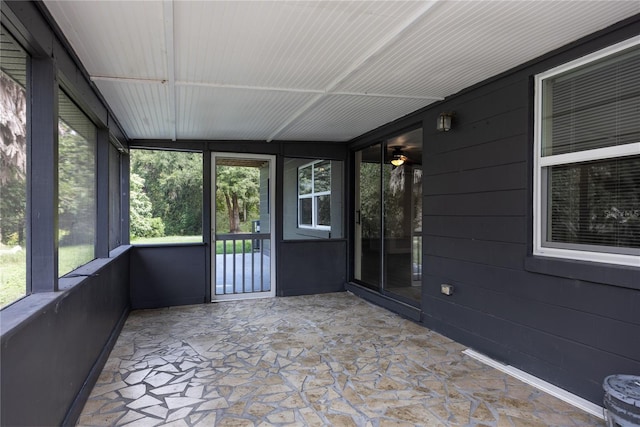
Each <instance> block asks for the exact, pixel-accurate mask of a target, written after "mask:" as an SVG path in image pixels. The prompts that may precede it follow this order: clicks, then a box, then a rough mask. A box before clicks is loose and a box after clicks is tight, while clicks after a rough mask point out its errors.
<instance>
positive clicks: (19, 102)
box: [0, 72, 27, 246]
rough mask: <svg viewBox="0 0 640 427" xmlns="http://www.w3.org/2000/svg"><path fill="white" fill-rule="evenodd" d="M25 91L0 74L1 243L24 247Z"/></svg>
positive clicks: (25, 184) (25, 185) (13, 81)
mask: <svg viewBox="0 0 640 427" xmlns="http://www.w3.org/2000/svg"><path fill="white" fill-rule="evenodd" d="M26 134H27V130H26V91H25V89H24V88H23V87H22V86H21V85H20V84H19V83H17V82H16V81H15V80H13V79H12V78H11V77H9V76H8V75H6V74H5V73H4V72H0V243H4V244H9V245H11V246H14V245H16V244H19V245H24V244H25V224H26V221H25V211H26V188H27V181H26V179H27V178H26V170H27V139H26Z"/></svg>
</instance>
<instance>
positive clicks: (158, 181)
mask: <svg viewBox="0 0 640 427" xmlns="http://www.w3.org/2000/svg"><path fill="white" fill-rule="evenodd" d="M131 175H132V177H133V175H137V176H138V177H140V178H141V179H142V181H141V183H140V182H138V183H137V184H134V183H133V180H132V183H131V193H130V194H131V196H130V197H131V199H132V200H133V199H134V198H135V199H137V200H136V202H137V203H138V206H137V207H136V208H134V206H133V202H132V205H131V224H132V225H131V235H132V237H153V236H163V235H165V234H166V235H169V236H191V235H198V234H199V235H202V154H199V153H183V152H175V151H157V150H155V151H152V150H132V151H131ZM140 194H144V197H140V196H139V195H140ZM145 198H146V199H145ZM147 201H148V202H149V204H147V203H146V202H147ZM134 209H137V211H136V212H135V213H134ZM134 215H136V219H135V221H136V222H137V224H141V225H143V226H144V227H142V228H143V229H142V230H140V229H137V230H135V231H134V226H133V223H134ZM141 217H146V218H149V219H151V218H157V219H159V220H154V221H149V223H148V224H144V221H142V222H141V221H140V220H141ZM162 226H164V229H162ZM149 233H150V234H149Z"/></svg>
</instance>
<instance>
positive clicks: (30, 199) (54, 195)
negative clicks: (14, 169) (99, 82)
mask: <svg viewBox="0 0 640 427" xmlns="http://www.w3.org/2000/svg"><path fill="white" fill-rule="evenodd" d="M30 88H31V95H30V96H29V101H28V104H27V105H28V108H29V111H28V115H29V116H30V121H29V123H28V130H27V132H28V133H29V134H28V136H27V138H28V139H27V141H28V143H27V147H28V148H27V150H28V155H27V159H28V160H27V161H28V171H27V173H28V189H27V209H28V218H29V219H28V226H27V239H28V245H27V247H28V254H27V270H28V282H27V288H30V289H27V291H29V290H30V291H31V292H33V293H36V292H52V291H57V290H58V90H59V89H58V78H57V74H56V64H55V61H54V59H53V58H32V59H31V86H30Z"/></svg>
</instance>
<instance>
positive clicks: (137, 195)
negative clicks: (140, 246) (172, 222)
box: [129, 173, 165, 240]
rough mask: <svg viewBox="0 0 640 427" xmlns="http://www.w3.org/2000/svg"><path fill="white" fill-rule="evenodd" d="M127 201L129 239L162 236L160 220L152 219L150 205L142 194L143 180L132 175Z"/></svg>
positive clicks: (143, 193) (146, 197)
mask: <svg viewBox="0 0 640 427" xmlns="http://www.w3.org/2000/svg"><path fill="white" fill-rule="evenodd" d="M130 181H131V186H130V187H131V191H130V193H129V194H130V199H129V209H130V214H129V218H130V224H129V227H130V230H131V239H132V240H133V239H136V238H139V237H161V236H164V228H165V227H164V223H163V222H162V218H158V217H152V210H153V209H152V205H151V200H150V199H149V196H147V194H146V193H145V192H144V178H142V177H141V176H140V175H138V174H135V173H132V174H131V177H130Z"/></svg>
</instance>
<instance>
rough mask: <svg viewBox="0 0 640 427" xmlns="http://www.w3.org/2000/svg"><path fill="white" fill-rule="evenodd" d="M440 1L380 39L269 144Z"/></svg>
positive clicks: (282, 126)
mask: <svg viewBox="0 0 640 427" xmlns="http://www.w3.org/2000/svg"><path fill="white" fill-rule="evenodd" d="M438 1H439V0H434V1H429V2H425V3H423V4H422V6H421V7H420V8H419V9H418V10H417V11H416V13H414V14H413V15H412V16H410V17H409V18H408V19H407V20H406V21H404V22H403V23H402V25H400V26H399V27H398V28H396V29H395V30H394V31H390V32H389V33H388V34H387V35H386V36H385V37H383V38H382V39H380V40H379V41H378V43H376V44H374V45H373V46H372V47H371V49H369V50H368V51H366V52H365V53H364V54H363V55H362V56H360V57H359V58H357V59H356V60H355V61H353V62H352V63H351V65H349V66H348V67H347V68H345V69H344V70H343V71H342V72H341V73H339V74H338V75H337V76H336V78H334V79H333V80H332V81H331V82H330V83H329V84H328V85H327V87H326V88H325V90H324V94H320V95H317V96H314V97H313V99H311V100H309V101H308V102H307V103H305V104H304V105H303V106H302V107H301V108H299V109H298V111H296V112H294V113H293V114H292V115H291V116H290V117H289V118H288V119H287V120H286V121H285V122H284V123H282V124H281V125H280V126H279V127H278V128H277V129H276V130H275V132H273V133H272V134H271V135H270V136H269V138H267V142H271V141H273V140H274V139H275V138H277V137H278V136H279V135H280V134H282V133H283V132H284V131H285V130H287V129H288V128H289V127H290V126H291V125H292V124H293V123H295V122H296V121H297V120H298V119H299V118H300V117H302V116H303V115H304V114H305V113H307V112H308V111H310V110H311V109H312V108H313V107H315V106H316V105H318V103H320V101H321V100H322V99H324V98H325V97H326V96H327V95H328V94H331V93H332V92H333V91H334V90H335V89H336V88H337V87H338V85H340V84H341V83H342V82H344V81H345V80H346V79H347V78H349V77H350V76H352V75H353V74H354V73H355V72H356V71H358V70H360V69H361V68H362V67H363V66H364V65H365V64H366V63H367V62H368V61H370V60H371V59H373V58H374V57H375V56H376V55H379V54H380V53H382V52H384V51H385V50H387V49H389V48H390V47H391V45H392V44H393V42H394V41H396V40H397V39H398V38H399V37H400V36H402V35H403V34H404V33H406V32H407V31H408V30H409V29H410V28H411V27H413V26H414V25H415V24H416V23H417V22H418V21H420V20H421V19H422V17H423V16H425V15H426V14H427V13H428V12H429V11H430V10H431V8H433V6H434V5H435V4H436V3H437V2H438Z"/></svg>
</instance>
